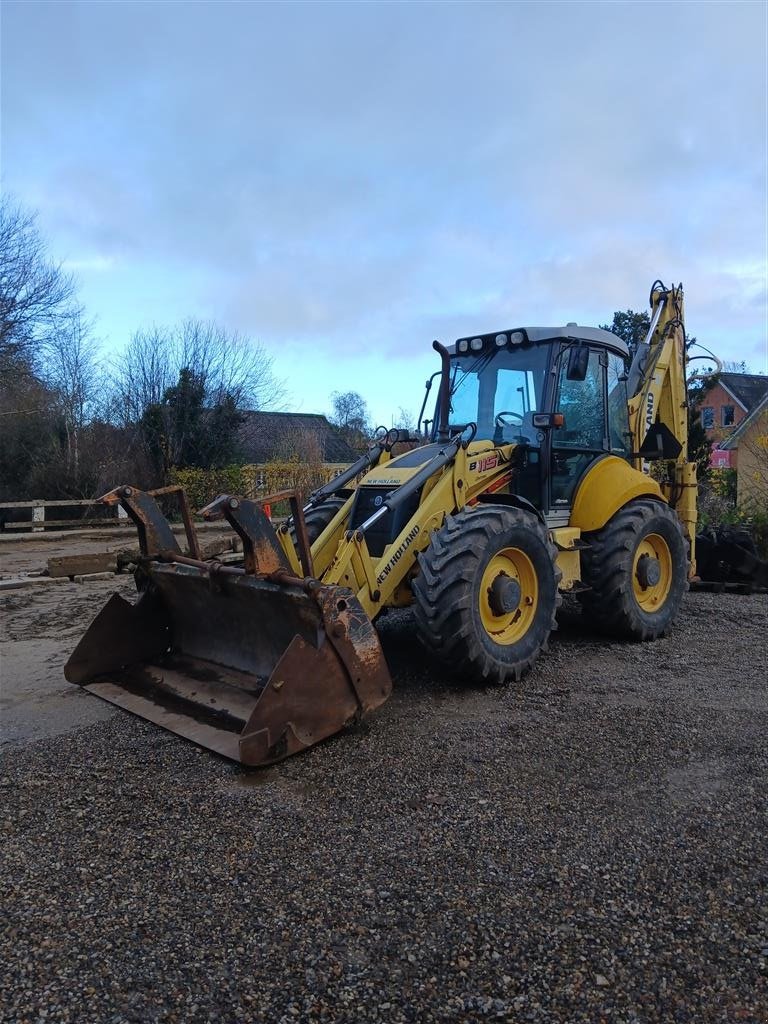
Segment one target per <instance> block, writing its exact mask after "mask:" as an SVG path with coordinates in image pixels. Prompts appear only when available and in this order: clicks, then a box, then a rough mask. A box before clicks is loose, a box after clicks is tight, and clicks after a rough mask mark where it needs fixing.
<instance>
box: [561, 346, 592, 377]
mask: <svg viewBox="0 0 768 1024" xmlns="http://www.w3.org/2000/svg"><path fill="white" fill-rule="evenodd" d="M588 367H589V346H588V345H585V344H584V342H579V343H578V345H573V346H572V347H571V349H570V350H569V351H568V369H567V370H566V371H565V376H566V377H567V379H568V380H585V379H586V376H587V368H588Z"/></svg>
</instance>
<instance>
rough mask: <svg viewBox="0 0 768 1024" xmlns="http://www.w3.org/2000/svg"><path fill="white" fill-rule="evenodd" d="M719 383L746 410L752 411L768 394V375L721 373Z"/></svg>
mask: <svg viewBox="0 0 768 1024" xmlns="http://www.w3.org/2000/svg"><path fill="white" fill-rule="evenodd" d="M717 380H718V383H720V384H722V385H723V387H724V388H725V390H726V391H727V392H728V393H729V394H731V395H733V397H734V398H735V399H736V401H737V402H738V403H739V405H740V406H741V407H742V409H744V411H745V412H751V411H752V409H754V407H755V406H756V405H757V403H758V402H759V401H760V400H761V399H762V398H763V396H764V395H766V394H768V377H765V376H763V375H761V374H757V373H727V372H726V373H721V374H719V376H718V378H717Z"/></svg>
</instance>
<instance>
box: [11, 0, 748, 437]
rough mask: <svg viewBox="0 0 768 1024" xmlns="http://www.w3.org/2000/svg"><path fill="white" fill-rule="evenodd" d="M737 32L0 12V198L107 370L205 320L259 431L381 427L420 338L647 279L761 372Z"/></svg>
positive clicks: (661, 16)
mask: <svg viewBox="0 0 768 1024" xmlns="http://www.w3.org/2000/svg"><path fill="white" fill-rule="evenodd" d="M767 11H768V5H766V4H765V3H764V2H762V0H760V2H738V0H729V2H727V3H717V2H701V3H695V2H688V3H674V2H666V3H653V2H647V0H646V2H641V3H611V2H607V3H579V2H568V3H546V2H537V3H531V4H529V3H525V2H520V3H482V2H479V0H475V2H472V3H468V4H463V3H450V4H448V3H415V2H412V3H394V2H392V3H383V4H378V3H320V2H313V3H306V4H303V3H294V4H292V3H280V4H270V3H226V2H217V3H205V2H198V3H183V2H177V3H162V2H151V3H143V2H133V3H120V2H105V3H100V2H97V0H94V2H90V3H68V2H64V0H57V2H55V3H51V4H49V3H35V2H31V0H23V2H16V0H4V3H3V6H2V24H1V26H0V29H1V44H0V45H1V46H2V50H1V54H0V55H1V57H2V71H1V74H0V86H1V88H2V92H1V94H0V114H1V118H2V119H1V122H0V126H1V127H0V182H1V183H2V188H3V190H4V191H6V192H8V193H12V194H13V195H14V196H15V197H16V198H17V199H18V200H19V201H21V202H22V203H23V204H25V205H27V206H30V207H32V208H34V209H36V210H38V211H39V226H40V229H41V231H42V233H43V234H44V235H45V236H46V238H47V239H48V241H49V245H50V249H51V253H52V254H53V256H54V257H55V258H56V259H58V260H61V261H63V263H64V265H65V266H66V267H67V268H69V269H71V270H72V271H73V272H75V273H76V275H77V278H78V281H79V285H80V296H81V299H82V301H83V303H84V305H85V306H86V308H87V310H88V312H89V313H90V314H91V315H93V316H95V317H96V319H97V331H98V333H99V335H100V336H101V337H102V338H103V339H104V341H105V346H106V350H107V352H108V353H110V354H114V353H117V352H118V351H119V350H120V349H121V347H122V346H124V345H125V344H126V342H127V341H128V339H129V337H130V335H131V334H132V332H133V331H135V330H136V329H137V328H140V327H142V326H147V325H149V324H152V323H155V324H173V323H175V322H177V321H179V320H181V319H183V318H185V317H188V316H192V317H202V318H206V319H213V320H215V321H217V322H219V323H221V324H222V325H224V326H225V327H227V328H229V329H231V330H237V331H240V332H243V333H246V334H247V335H249V336H250V337H252V338H254V339H256V340H257V341H259V342H260V343H261V344H262V345H263V346H264V347H265V348H266V349H267V350H268V351H269V352H270V354H271V355H272V357H273V359H274V369H275V372H276V374H277V375H278V376H279V377H280V378H282V379H284V380H285V382H286V387H287V395H286V397H285V398H284V399H283V400H282V405H281V407H282V408H284V409H286V410H294V411H302V412H326V411H328V410H329V408H330V394H331V392H332V391H334V390H336V391H348V390H354V391H358V392H359V393H360V394H362V395H363V397H364V398H365V399H366V401H367V402H368V405H369V407H370V410H371V412H372V416H373V419H374V421H375V422H381V423H384V424H386V425H390V424H391V423H392V418H393V416H394V417H395V419H396V418H397V412H398V409H399V408H400V407H403V408H405V409H407V410H410V411H411V412H417V411H418V408H419V405H420V403H421V397H422V394H423V387H424V380H425V379H426V377H427V376H428V375H429V374H430V373H431V372H432V371H433V370H436V369H437V368H438V362H437V357H436V355H435V354H434V353H433V352H432V350H431V342H432V339H433V338H439V339H441V340H442V341H444V342H450V341H453V340H454V339H455V338H457V337H461V336H463V335H465V334H470V333H481V332H489V331H495V330H502V329H510V328H513V327H515V326H521V325H526V324H562V323H565V322H569V321H576V322H578V323H582V324H591V325H595V324H599V323H605V322H610V320H611V317H612V314H613V311H614V310H616V309H627V308H632V309H635V310H640V309H644V308H646V304H647V301H648V292H649V288H650V285H651V283H652V281H654V280H655V279H656V278H661V279H662V280H663V281H665V282H666V283H668V284H669V283H671V282H673V281H674V282H675V283H677V282H678V281H682V282H683V285H684V287H685V294H686V321H687V328H688V333H689V334H693V335H696V337H697V338H698V339H699V341H701V342H703V343H704V344H706V345H707V346H708V347H709V348H711V349H713V350H714V351H715V352H717V353H718V354H719V355H720V356H721V357H722V358H724V359H733V360H737V361H740V360H742V359H743V360H745V361H746V363H747V364H748V365H749V367H750V369H752V370H753V371H755V372H766V371H768V350H767V348H766V339H767V337H768V333H767V328H768V323H767V318H768V312H767V310H768V305H767V301H766V290H767V286H766V276H767V273H768V271H767V245H768V242H767V239H768V220H767V208H766V191H767V186H766V164H767V155H766V154H767V150H768V139H767V135H766V132H767V129H766V124H767V122H768V114H767V110H766V96H767V95H768V87H767V85H768V79H767V77H766V74H767V72H766V67H767V59H766V31H767V28H766V16H767V14H766V12H767ZM699 365H701V364H699Z"/></svg>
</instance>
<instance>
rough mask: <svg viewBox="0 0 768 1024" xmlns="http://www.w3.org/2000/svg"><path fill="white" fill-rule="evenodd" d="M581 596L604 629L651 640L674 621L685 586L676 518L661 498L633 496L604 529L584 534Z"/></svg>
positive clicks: (682, 543)
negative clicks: (587, 546)
mask: <svg viewBox="0 0 768 1024" xmlns="http://www.w3.org/2000/svg"><path fill="white" fill-rule="evenodd" d="M584 539H585V540H586V541H587V542H588V544H589V548H587V549H585V550H584V552H583V554H582V579H583V582H584V583H585V584H586V585H587V586H588V587H589V588H590V589H589V590H588V591H585V592H584V593H582V594H581V595H580V598H581V601H582V604H583V606H584V609H585V611H587V612H588V614H589V617H590V620H591V621H593V622H595V623H596V624H597V625H598V626H599V627H600V628H602V629H604V630H605V631H606V632H609V633H613V634H615V635H617V636H623V637H628V638H629V639H633V640H654V639H656V637H659V636H662V635H663V634H664V633H666V631H667V630H668V629H669V627H670V626H671V625H672V623H673V621H674V619H675V617H676V615H677V613H678V611H679V609H680V604H681V602H682V600H683V594H684V593H685V591H686V589H687V587H688V554H687V548H686V542H685V537H684V536H683V531H682V527H681V525H680V521H679V519H678V518H677V516H676V515H675V513H674V511H673V510H672V509H671V508H670V507H669V506H668V505H665V504H663V503H662V502H659V501H653V500H651V499H639V500H637V501H631V502H630V503H629V504H628V505H625V507H624V508H623V509H621V510H620V511H619V512H617V513H616V515H615V516H614V517H613V519H611V520H610V521H609V522H608V523H607V524H606V525H605V526H604V527H603V528H602V530H598V531H596V532H595V533H593V534H589V535H586V536H585V537H584Z"/></svg>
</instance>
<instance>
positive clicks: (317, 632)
mask: <svg viewBox="0 0 768 1024" xmlns="http://www.w3.org/2000/svg"><path fill="white" fill-rule="evenodd" d="M122 490H126V489H122ZM113 493H119V492H113ZM136 493H140V492H135V491H132V493H131V495H129V497H132V496H133V495H135V494H136ZM107 497H109V496H107ZM143 498H144V499H146V495H143ZM229 500H232V501H237V506H236V508H237V509H238V510H239V513H238V517H239V520H240V521H239V522H238V524H237V526H238V527H240V528H242V517H243V515H244V514H245V513H247V514H248V515H249V516H251V517H252V521H251V522H250V526H251V527H253V523H254V522H256V521H258V515H261V516H262V517H263V514H262V513H261V512H260V510H258V509H256V512H258V515H257V514H256V512H254V507H255V506H254V503H252V502H246V501H244V500H243V499H228V498H226V499H224V498H223V499H217V501H218V502H219V503H221V502H222V501H229ZM214 505H215V503H214ZM251 506H254V507H251ZM212 507H213V506H209V509H211V508H212ZM217 508H218V509H219V510H220V504H219V506H217ZM158 514H159V510H158ZM225 514H226V510H225ZM227 518H228V519H229V518H230V516H229V515H227ZM263 519H264V523H266V524H267V526H268V529H269V531H270V533H271V535H272V537H274V540H275V545H273V544H272V543H271V540H270V539H269V534H268V533H267V527H265V526H264V523H261V522H259V528H263V529H264V537H261V538H257V541H259V542H262V543H264V544H266V546H267V549H268V551H267V554H269V552H271V554H272V555H274V556H275V557H276V558H278V560H279V556H278V555H277V554H276V551H277V550H280V553H281V554H282V550H281V549H280V548H279V543H277V538H276V537H275V535H274V531H272V528H271V526H269V524H268V520H266V517H263ZM230 522H232V520H231V519H230ZM234 525H235V523H233V526H234ZM147 532H149V531H147ZM250 533H251V535H250V539H251V541H253V540H254V536H253V534H254V530H253V529H251V531H250ZM265 538H266V539H265ZM256 548H258V544H257V545H256ZM254 550H255V549H254V546H253V545H252V546H251V547H250V549H246V560H247V559H248V556H249V555H250V557H251V564H252V566H253V565H255V564H256V563H254V562H253V558H254ZM264 550H266V549H264ZM264 550H262V551H261V554H262V555H263V554H264ZM258 554H259V551H258V550H256V556H258ZM270 557H271V556H270ZM285 568H286V567H283V566H280V567H278V569H277V570H276V569H274V568H273V569H272V570H271V573H270V575H269V576H267V575H266V574H262V575H259V574H258V572H246V571H244V570H243V569H236V568H233V567H228V566H220V565H217V564H216V563H211V564H206V563H203V562H200V561H197V560H195V559H192V558H185V557H184V556H182V555H181V554H180V553H179V554H177V553H175V552H163V553H160V554H158V555H156V556H155V557H148V558H147V559H145V561H144V565H143V567H142V570H141V572H142V573H143V580H142V587H143V589H142V593H141V595H140V597H139V599H138V601H137V602H136V604H130V603H129V602H128V601H126V600H124V599H123V598H122V597H120V596H119V595H117V594H115V595H113V596H112V597H111V598H110V600H109V601H108V602H107V604H106V605H105V607H104V608H103V609H102V611H101V612H100V613H99V614H98V615H97V617H96V618H95V619H94V621H93V623H92V624H91V626H90V627H89V629H88V631H87V632H86V634H85V636H84V637H83V639H82V640H81V641H80V643H79V644H78V646H77V648H76V649H75V651H74V653H73V654H72V657H71V658H70V659H69V661H68V663H67V665H66V667H65V675H66V677H67V679H68V680H69V681H70V682H72V683H78V684H80V685H81V686H83V687H84V688H85V689H87V690H90V691H91V692H92V693H95V694H97V695H98V696H99V697H102V698H103V699H105V700H108V701H111V702H112V703H113V704H117V705H118V706H119V707H122V708H125V709H126V710H128V711H132V712H133V713H134V714H137V715H139V716H140V717H142V718H146V719H148V720H149V721H151V722H155V723H156V724H157V725H160V726H162V727H163V728H165V729H169V730H170V731H171V732H175V733H177V734H178V735H180V736H184V737H186V738H187V739H190V740H193V741H194V742H195V743H199V744H200V745H201V746H203V747H207V748H208V749H209V750H214V751H216V752H217V753H219V754H222V755H224V756H225V757H229V758H232V759H233V760H235V761H240V762H241V763H242V764H245V765H262V764H270V763H272V762H275V761H279V760H281V759H282V758H284V757H288V756H290V755H291V754H295V753H298V752H299V751H301V750H304V749H306V748H307V747H310V746H312V744H314V743H317V742H319V741H320V740H322V739H325V738H326V737H328V736H331V735H333V733H335V732H338V731H339V730H340V729H343V728H344V726H345V725H348V724H349V723H351V722H353V721H355V720H358V719H360V718H361V717H362V716H363V715H365V714H366V713H367V712H369V711H371V710H373V709H374V708H376V707H378V706H379V705H380V704H382V703H383V702H384V701H385V700H386V699H387V697H388V696H389V694H390V692H391V680H390V677H389V672H388V670H387V666H386V662H385V661H384V656H383V653H382V651H381V647H380V644H379V640H378V636H377V634H376V631H375V629H374V627H373V624H372V623H371V621H370V619H369V618H368V616H367V615H366V614H365V612H364V611H363V609H362V607H361V605H360V603H359V602H358V600H357V598H356V597H355V595H354V594H353V593H352V591H350V590H347V589H346V588H342V587H335V586H324V585H322V584H320V583H317V582H316V581H314V580H309V579H306V580H300V579H299V578H298V577H292V576H291V575H290V574H289V573H288V572H287V571H285Z"/></svg>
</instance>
